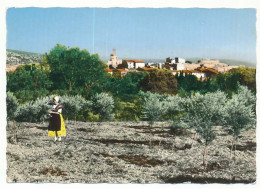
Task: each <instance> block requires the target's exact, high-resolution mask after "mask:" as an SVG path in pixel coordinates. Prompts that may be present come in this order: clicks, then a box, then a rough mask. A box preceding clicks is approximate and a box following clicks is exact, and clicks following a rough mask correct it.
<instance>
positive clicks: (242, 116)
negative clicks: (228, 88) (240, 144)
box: [225, 86, 256, 158]
mask: <svg viewBox="0 0 260 189" xmlns="http://www.w3.org/2000/svg"><path fill="white" fill-rule="evenodd" d="M255 103H256V98H255V96H254V94H253V93H252V92H251V91H250V90H248V89H247V87H245V86H240V87H239V90H238V93H237V94H234V95H233V96H232V98H231V99H230V100H229V101H228V102H227V104H226V109H225V112H226V114H225V125H226V126H227V127H228V128H229V134H231V135H232V136H233V141H232V145H231V150H230V158H232V151H233V147H234V157H235V153H236V141H237V139H238V136H239V135H240V134H241V132H242V131H245V130H248V129H250V128H252V127H254V126H255V124H256V115H255V112H254V110H255Z"/></svg>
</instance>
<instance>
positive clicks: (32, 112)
mask: <svg viewBox="0 0 260 189" xmlns="http://www.w3.org/2000/svg"><path fill="white" fill-rule="evenodd" d="M51 100H52V96H47V97H44V98H37V100H36V101H34V102H32V101H31V102H28V103H26V104H24V105H22V106H19V107H18V110H17V115H16V120H17V121H19V122H43V121H44V120H46V119H47V118H48V117H49V110H50V106H49V105H48V103H49V102H50V101H51Z"/></svg>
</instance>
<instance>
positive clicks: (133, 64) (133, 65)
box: [118, 59, 145, 69]
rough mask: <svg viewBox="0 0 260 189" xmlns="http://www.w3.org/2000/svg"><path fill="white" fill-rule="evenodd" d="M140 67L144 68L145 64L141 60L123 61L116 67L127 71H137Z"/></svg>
mask: <svg viewBox="0 0 260 189" xmlns="http://www.w3.org/2000/svg"><path fill="white" fill-rule="evenodd" d="M140 67H145V63H144V62H143V61H142V60H129V59H125V60H123V61H122V64H121V65H118V68H125V69H126V68H127V69H137V68H140Z"/></svg>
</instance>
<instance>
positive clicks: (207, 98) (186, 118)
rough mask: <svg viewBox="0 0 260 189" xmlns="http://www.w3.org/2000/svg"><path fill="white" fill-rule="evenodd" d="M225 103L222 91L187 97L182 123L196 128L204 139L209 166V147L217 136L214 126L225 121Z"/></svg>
mask: <svg viewBox="0 0 260 189" xmlns="http://www.w3.org/2000/svg"><path fill="white" fill-rule="evenodd" d="M225 103H226V94H225V93H224V92H220V91H217V92H215V93H208V94H206V95H201V94H196V95H194V96H191V97H190V98H186V99H185V104H184V114H183V117H182V118H181V119H180V124H182V125H186V126H187V127H189V128H194V129H195V130H196V132H197V133H199V135H200V136H201V137H202V138H203V139H204V141H205V142H204V144H205V146H204V153H203V165H204V166H207V151H208V149H207V147H208V145H209V144H210V143H211V142H212V141H213V140H214V138H215V133H214V132H213V130H212V127H213V126H216V125H222V124H223V123H224V114H225Z"/></svg>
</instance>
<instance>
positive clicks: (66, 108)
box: [60, 95, 91, 121]
mask: <svg viewBox="0 0 260 189" xmlns="http://www.w3.org/2000/svg"><path fill="white" fill-rule="evenodd" d="M60 102H61V104H62V106H63V109H62V112H63V114H64V116H65V117H68V118H69V119H74V120H75V121H76V120H77V116H78V115H80V113H82V111H83V110H85V109H89V108H90V106H91V105H90V102H87V101H85V99H84V98H83V97H81V96H79V95H76V96H69V95H65V96H61V97H60Z"/></svg>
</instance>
